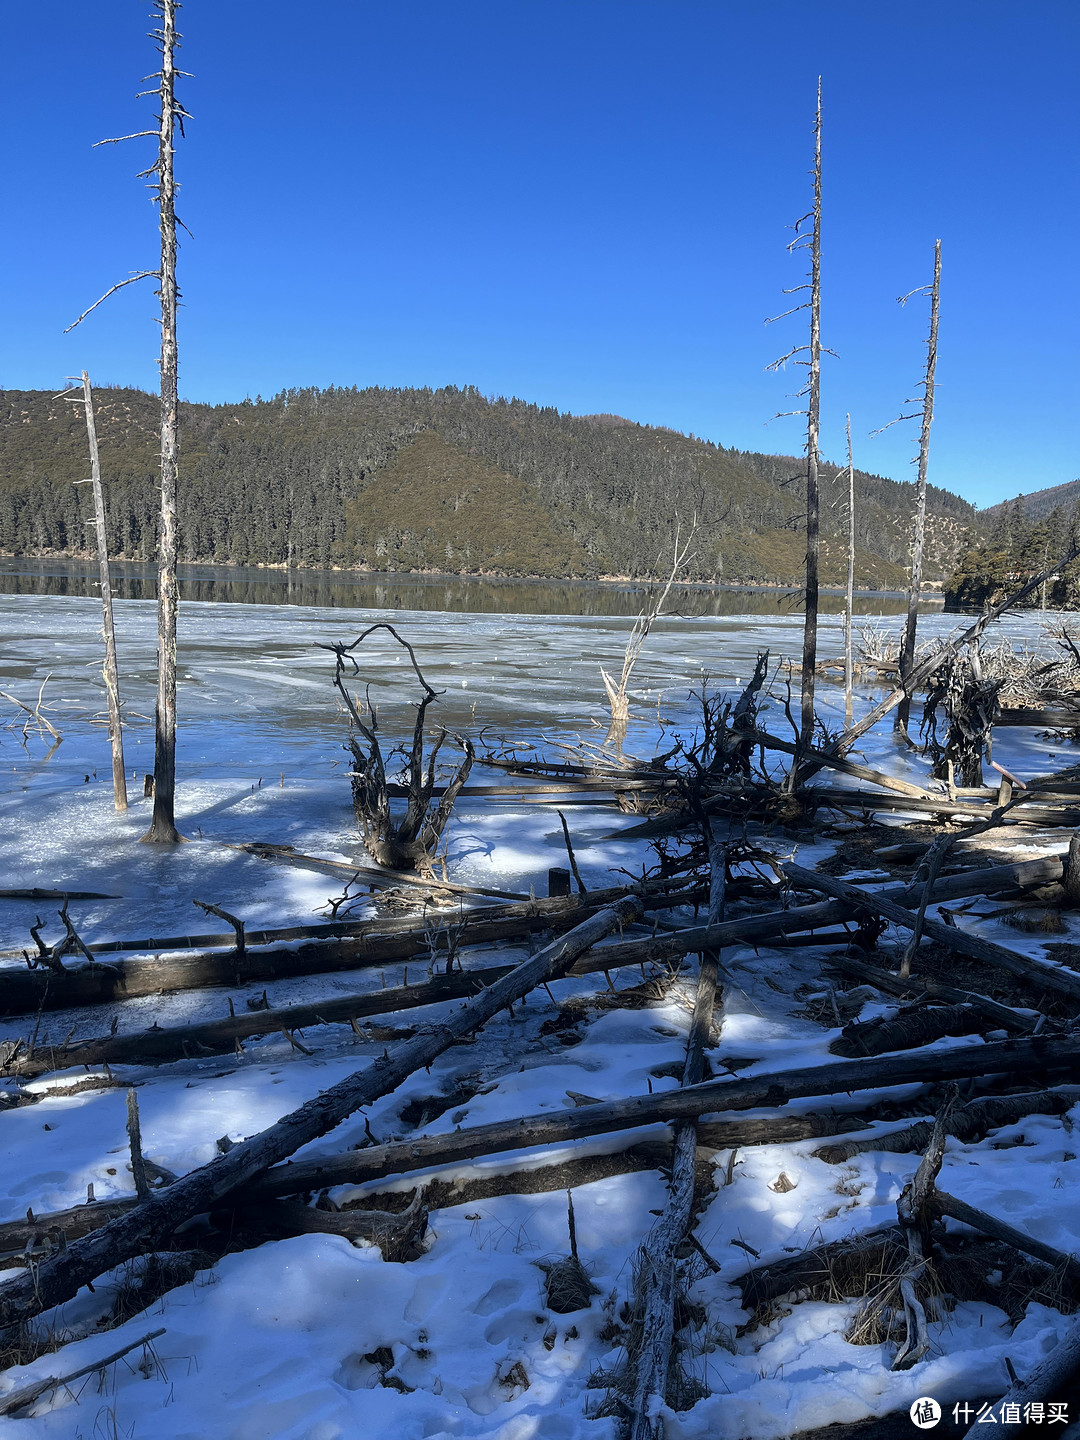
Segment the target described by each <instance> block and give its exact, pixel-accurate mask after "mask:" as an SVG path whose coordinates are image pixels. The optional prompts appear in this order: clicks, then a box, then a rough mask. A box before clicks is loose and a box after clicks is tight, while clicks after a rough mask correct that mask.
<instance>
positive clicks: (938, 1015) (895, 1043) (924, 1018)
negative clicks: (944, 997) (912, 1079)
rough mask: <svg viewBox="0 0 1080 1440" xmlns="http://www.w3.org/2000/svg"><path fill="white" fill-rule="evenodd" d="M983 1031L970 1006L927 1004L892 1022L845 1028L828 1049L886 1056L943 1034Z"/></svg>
mask: <svg viewBox="0 0 1080 1440" xmlns="http://www.w3.org/2000/svg"><path fill="white" fill-rule="evenodd" d="M985 1029H986V1020H985V1018H984V1017H983V1016H981V1015H980V1014H979V1013H978V1011H977V1010H975V1009H974V1007H973V1006H971V1005H929V1006H926V1007H920V1008H919V1009H916V1010H908V1011H906V1012H905V1013H904V1014H903V1015H897V1016H895V1017H894V1018H893V1019H891V1020H871V1021H868V1022H867V1023H865V1024H858V1023H856V1024H853V1025H845V1026H844V1029H843V1030H842V1031H841V1033H840V1036H839V1037H838V1038H837V1039H836V1040H833V1041H832V1042H831V1044H830V1045H829V1049H830V1050H831V1051H832V1053H833V1054H834V1055H849V1056H852V1057H854V1056H856V1055H886V1054H888V1053H889V1052H890V1051H892V1050H912V1049H914V1048H915V1047H916V1046H917V1045H930V1044H932V1043H933V1041H935V1040H940V1039H942V1037H943V1036H945V1035H975V1034H978V1033H979V1032H980V1031H982V1030H985Z"/></svg>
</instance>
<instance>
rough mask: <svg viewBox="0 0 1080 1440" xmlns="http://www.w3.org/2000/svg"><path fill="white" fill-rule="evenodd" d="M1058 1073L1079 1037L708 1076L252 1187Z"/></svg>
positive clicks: (304, 1166)
mask: <svg viewBox="0 0 1080 1440" xmlns="http://www.w3.org/2000/svg"><path fill="white" fill-rule="evenodd" d="M1058 1072H1062V1073H1063V1074H1064V1075H1071V1074H1080V1036H1057V1037H1053V1038H1049V1037H1048V1038H1043V1037H1041V1036H1036V1037H1034V1038H1032V1039H1024V1040H1002V1041H995V1042H993V1043H990V1044H987V1045H965V1046H958V1047H956V1048H954V1049H950V1050H945V1051H930V1052H928V1053H920V1054H917V1055H906V1054H905V1055H889V1056H885V1057H882V1058H876V1059H871V1060H846V1061H842V1062H840V1063H838V1064H835V1065H817V1066H808V1067H807V1068H806V1069H802V1070H786V1071H776V1072H771V1073H767V1074H764V1075H760V1076H754V1077H749V1078H744V1079H738V1080H730V1079H723V1080H707V1081H704V1082H703V1083H702V1084H700V1085H693V1086H688V1087H685V1088H682V1089H678V1090H664V1091H661V1092H659V1093H657V1094H653V1095H636V1096H631V1097H629V1098H627V1099H624V1100H615V1101H611V1102H608V1103H605V1104H598V1105H581V1106H579V1107H576V1108H575V1109H573V1110H563V1111H557V1112H555V1113H552V1112H551V1111H541V1112H540V1113H539V1114H537V1115H528V1116H524V1117H522V1118H520V1119H518V1120H500V1121H496V1122H493V1123H492V1124H490V1125H477V1126H471V1127H470V1128H469V1129H468V1130H458V1131H455V1132H454V1133H453V1134H451V1135H421V1136H416V1137H414V1138H412V1139H409V1140H399V1141H394V1142H392V1143H390V1144H387V1145H379V1146H372V1147H370V1148H367V1149H363V1150H352V1151H348V1152H346V1153H345V1154H341V1155H330V1156H318V1157H315V1158H314V1159H312V1160H303V1161H293V1162H292V1163H291V1164H288V1165H283V1166H279V1167H277V1168H276V1169H274V1170H271V1171H268V1172H267V1173H266V1174H265V1175H264V1176H262V1177H261V1178H260V1179H259V1180H257V1181H255V1182H254V1183H253V1184H252V1185H251V1187H250V1190H251V1193H252V1194H258V1195H296V1194H301V1193H305V1192H307V1191H309V1190H320V1189H322V1188H324V1187H325V1186H328V1185H348V1184H366V1183H368V1182H369V1181H372V1180H380V1179H383V1178H385V1177H386V1176H389V1175H394V1174H399V1173H402V1174H404V1173H410V1172H414V1171H418V1170H425V1169H431V1168H432V1167H433V1166H438V1165H450V1164H453V1163H455V1162H457V1161H458V1160H474V1159H476V1158H477V1157H478V1156H486V1155H492V1154H496V1153H499V1152H505V1151H511V1150H531V1149H534V1148H537V1147H539V1146H546V1145H555V1144H561V1143H564V1142H566V1141H570V1140H580V1139H585V1138H586V1137H588V1136H592V1135H603V1134H607V1133H612V1132H617V1131H621V1130H632V1129H636V1128H637V1127H639V1126H642V1125H655V1124H658V1123H660V1124H663V1123H668V1122H671V1121H673V1120H677V1119H683V1118H690V1117H697V1116H700V1115H710V1114H719V1113H722V1112H725V1111H728V1110H748V1109H752V1108H755V1107H757V1106H766V1107H772V1108H776V1107H778V1106H782V1105H785V1104H787V1103H788V1102H789V1101H792V1100H802V1099H812V1098H814V1097H817V1096H824V1095H849V1094H852V1093H855V1092H861V1091H873V1090H878V1089H885V1088H891V1087H893V1086H899V1085H911V1084H916V1085H917V1084H921V1083H926V1084H935V1083H942V1082H945V1081H949V1080H959V1079H965V1078H967V1077H969V1076H973V1075H975V1076H986V1075H994V1074H999V1073H1004V1074H1008V1075H1010V1076H1013V1077H1015V1078H1017V1079H1020V1078H1027V1077H1030V1076H1034V1075H1051V1074H1054V1075H1057V1074H1058ZM706 1133H709V1134H710V1136H711V1138H710V1139H709V1140H708V1142H707V1143H709V1144H718V1142H719V1140H720V1138H721V1136H720V1134H719V1133H718V1132H716V1131H714V1130H711V1129H710V1131H709V1132H706ZM728 1138H729V1140H730V1143H732V1144H735V1143H743V1142H742V1141H741V1140H739V1139H738V1135H737V1132H732V1134H731V1136H730V1137H728ZM726 1143H727V1142H725V1144H726ZM747 1143H748V1142H747Z"/></svg>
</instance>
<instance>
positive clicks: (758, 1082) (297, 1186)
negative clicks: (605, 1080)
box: [0, 1037, 1080, 1296]
mask: <svg viewBox="0 0 1080 1440" xmlns="http://www.w3.org/2000/svg"><path fill="white" fill-rule="evenodd" d="M1059 1071H1060V1072H1064V1073H1066V1074H1073V1075H1080V1038H1073V1037H1064V1038H1054V1039H1041V1038H1035V1039H1032V1040H1018V1041H1002V1042H997V1043H995V1044H991V1045H972V1046H965V1047H963V1048H961V1049H955V1050H949V1051H945V1052H933V1051H932V1052H930V1053H929V1054H925V1055H918V1056H912V1055H901V1056H888V1057H886V1058H885V1059H874V1060H856V1061H845V1062H843V1063H841V1064H837V1065H819V1066H811V1067H808V1068H807V1069H805V1070H794V1071H780V1072H776V1073H773V1074H766V1075H762V1076H760V1077H758V1078H756V1079H744V1080H730V1079H723V1080H708V1081H704V1082H702V1083H701V1084H700V1085H695V1086H693V1087H691V1088H687V1089H680V1090H674V1091H673V1090H667V1091H661V1092H659V1093H654V1094H651V1095H640V1096H634V1097H631V1098H630V1099H626V1100H615V1101H610V1102H607V1103H603V1104H595V1105H582V1106H576V1107H574V1108H573V1109H567V1110H561V1111H555V1112H552V1111H550V1110H545V1111H541V1112H540V1113H539V1114H536V1115H527V1116H524V1117H522V1118H520V1119H517V1120H497V1121H493V1122H492V1123H490V1124H487V1125H473V1126H469V1127H468V1128H465V1129H460V1130H454V1131H452V1132H451V1133H450V1134H441V1135H421V1136H414V1137H412V1138H410V1139H407V1140H393V1141H389V1142H387V1143H385V1144H382V1145H370V1146H365V1147H364V1148H363V1149H359V1150H346V1151H343V1152H341V1153H338V1154H330V1155H321V1156H316V1157H315V1158H313V1159H311V1160H300V1161H295V1160H294V1161H289V1162H288V1163H287V1164H284V1165H276V1166H275V1167H274V1168H273V1169H270V1170H267V1171H266V1172H265V1174H262V1175H260V1176H259V1177H258V1178H256V1179H254V1180H252V1181H251V1182H249V1183H248V1184H246V1185H244V1186H243V1189H242V1190H241V1191H239V1192H238V1193H237V1194H236V1195H235V1196H233V1197H232V1203H235V1204H246V1203H249V1202H250V1203H254V1202H255V1201H259V1200H268V1199H274V1198H278V1197H281V1196H286V1195H305V1194H310V1193H312V1192H315V1191H319V1190H324V1189H328V1188H332V1187H334V1186H338V1185H368V1184H372V1183H374V1182H376V1181H380V1180H388V1179H391V1178H392V1177H396V1176H401V1175H409V1174H417V1173H420V1172H427V1171H431V1170H437V1169H439V1168H440V1167H442V1166H446V1165H455V1164H458V1163H459V1162H461V1161H464V1160H477V1159H487V1158H490V1157H491V1156H493V1155H498V1154H509V1153H516V1152H519V1151H527V1150H536V1149H540V1148H542V1147H550V1146H553V1145H561V1144H565V1143H568V1142H572V1141H575V1140H584V1139H588V1138H591V1137H592V1136H595V1135H608V1134H610V1135H613V1136H617V1135H620V1134H622V1133H623V1132H626V1131H633V1130H639V1129H641V1128H642V1127H644V1126H649V1125H662V1124H667V1123H668V1122H670V1121H671V1120H673V1119H676V1118H679V1117H680V1116H693V1117H695V1118H696V1117H700V1116H702V1115H710V1114H716V1113H723V1112H725V1111H729V1110H740V1109H755V1108H757V1107H758V1106H762V1105H773V1106H782V1105H785V1104H787V1103H788V1102H789V1101H791V1100H799V1099H813V1098H816V1097H819V1096H826V1095H851V1094H853V1093H856V1092H861V1091H866V1092H872V1091H875V1090H880V1089H888V1088H892V1087H894V1086H901V1085H919V1084H923V1083H925V1084H937V1083H945V1082H948V1081H951V1080H961V1079H967V1078H970V1077H972V1076H977V1077H980V1078H984V1077H985V1076H987V1075H993V1074H1004V1075H1008V1076H1009V1077H1010V1079H1013V1080H1016V1079H1020V1078H1029V1077H1032V1076H1036V1075H1053V1074H1057V1072H1059ZM865 1122H866V1117H865V1115H863V1114H861V1113H860V1112H858V1111H854V1112H839V1113H832V1112H824V1113H823V1112H812V1113H809V1114H805V1115H790V1116H789V1115H778V1116H767V1117H762V1118H758V1119H750V1120H704V1121H701V1120H699V1125H698V1139H699V1143H700V1144H701V1145H704V1146H707V1147H709V1148H711V1149H715V1150H731V1149H742V1148H744V1147H746V1146H750V1145H774V1144H786V1143H789V1142H793V1141H796V1140H805V1139H814V1138H817V1137H818V1136H822V1137H823V1136H826V1135H831V1134H838V1133H841V1132H843V1131H845V1130H847V1129H849V1128H851V1127H852V1126H855V1127H856V1128H862V1126H863V1125H864V1124H865ZM881 1138H882V1140H883V1142H884V1140H886V1139H887V1138H888V1137H881ZM626 1143H627V1145H628V1146H632V1145H633V1144H635V1143H636V1142H635V1141H634V1140H633V1138H628V1139H627V1141H626ZM230 1153H231V1152H230ZM669 1153H670V1152H669ZM215 1163H216V1162H215ZM196 1173H199V1172H196ZM559 1188H561V1186H560V1187H559ZM135 1205H136V1201H135V1199H134V1197H131V1198H129V1199H121V1200H109V1201H97V1202H95V1203H92V1204H89V1205H78V1206H75V1207H73V1208H72V1209H70V1210H64V1211H57V1212H54V1213H52V1214H48V1215H41V1216H33V1215H28V1217H27V1219H26V1221H25V1222H24V1221H22V1220H19V1221H13V1222H8V1223H6V1224H4V1225H0V1251H6V1250H7V1249H9V1248H10V1249H15V1248H17V1247H19V1246H22V1245H25V1244H26V1243H27V1241H28V1240H30V1239H32V1238H33V1237H34V1236H38V1235H40V1234H41V1233H43V1231H47V1230H48V1229H49V1228H51V1227H55V1228H57V1229H60V1230H63V1231H65V1232H66V1234H67V1236H68V1238H69V1239H73V1238H79V1237H80V1236H83V1235H87V1234H89V1233H90V1232H91V1231H92V1230H96V1229H99V1228H100V1227H101V1226H102V1225H104V1224H106V1223H108V1222H109V1221H111V1220H114V1219H115V1218H117V1217H118V1216H121V1215H125V1214H129V1213H130V1212H131V1211H132V1210H134V1208H135ZM2 1294H3V1291H2V1290H0V1296H2Z"/></svg>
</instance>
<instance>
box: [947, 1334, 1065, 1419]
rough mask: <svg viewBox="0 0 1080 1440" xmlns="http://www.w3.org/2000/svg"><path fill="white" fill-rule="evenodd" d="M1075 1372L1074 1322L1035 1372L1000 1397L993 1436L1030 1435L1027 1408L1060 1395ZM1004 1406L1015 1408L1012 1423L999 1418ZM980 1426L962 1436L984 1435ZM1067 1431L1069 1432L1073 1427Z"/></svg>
mask: <svg viewBox="0 0 1080 1440" xmlns="http://www.w3.org/2000/svg"><path fill="white" fill-rule="evenodd" d="M1078 1370H1080V1321H1076V1320H1074V1321H1073V1323H1072V1327H1071V1329H1070V1330H1069V1332H1068V1334H1067V1335H1066V1336H1065V1339H1064V1340H1062V1341H1060V1342H1059V1343H1058V1344H1057V1345H1055V1346H1054V1348H1053V1350H1051V1351H1050V1353H1049V1355H1047V1356H1046V1357H1045V1359H1043V1360H1040V1362H1039V1363H1038V1365H1036V1366H1035V1368H1034V1370H1030V1371H1029V1372H1028V1373H1027V1374H1026V1375H1025V1376H1024V1377H1023V1379H1021V1380H1017V1381H1016V1383H1015V1384H1014V1385H1013V1386H1012V1387H1011V1388H1010V1389H1009V1390H1007V1391H1006V1393H1005V1394H1004V1395H1003V1396H1002V1397H1001V1400H1000V1402H999V1403H998V1406H997V1411H998V1413H997V1416H996V1417H995V1418H996V1419H997V1428H996V1429H995V1430H994V1432H993V1433H994V1435H995V1436H999V1437H1000V1436H1006V1437H1008V1436H1012V1437H1013V1440H1019V1437H1020V1436H1022V1435H1030V1434H1031V1433H1032V1432H1031V1426H1030V1425H1029V1424H1028V1420H1027V1416H1028V1406H1030V1405H1034V1404H1036V1403H1038V1402H1042V1403H1043V1404H1044V1405H1045V1403H1046V1402H1047V1401H1049V1400H1054V1399H1056V1398H1057V1397H1059V1396H1061V1395H1062V1394H1063V1393H1064V1391H1065V1389H1066V1386H1068V1385H1069V1383H1070V1382H1071V1381H1072V1380H1073V1379H1074V1377H1075V1376H1076V1373H1077V1371H1078ZM1006 1406H1010V1407H1012V1406H1014V1407H1015V1413H1016V1414H1017V1415H1018V1416H1020V1417H1021V1418H1020V1419H1017V1420H1015V1421H1013V1420H1004V1419H1003V1418H1002V1417H1003V1416H1004V1415H1005V1413H1006V1408H1005V1407H1006ZM991 1413H993V1412H991ZM979 1423H981V1422H980V1421H976V1422H975V1424H974V1425H972V1426H971V1428H970V1429H969V1430H966V1431H965V1432H964V1434H965V1436H968V1435H976V1434H982V1433H984V1432H982V1431H980V1430H978V1429H977V1426H978V1425H979ZM1069 1428H1070V1429H1072V1426H1070V1427H1069ZM1065 1433H1067V1432H1065Z"/></svg>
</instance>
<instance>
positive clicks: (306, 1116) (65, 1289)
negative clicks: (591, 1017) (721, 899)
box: [0, 898, 642, 1326]
mask: <svg viewBox="0 0 1080 1440" xmlns="http://www.w3.org/2000/svg"><path fill="white" fill-rule="evenodd" d="M641 913H642V907H641V902H640V901H639V900H637V899H635V898H627V899H623V900H620V901H619V902H618V903H617V904H615V905H613V906H611V907H609V908H607V909H605V910H602V911H601V912H600V913H599V914H598V915H594V916H592V917H591V918H590V919H588V920H586V921H584V922H583V923H582V924H581V925H578V926H577V927H576V928H575V929H574V930H572V931H570V933H569V934H568V935H565V936H563V937H562V938H561V939H559V940H556V941H554V942H553V943H552V944H550V945H547V946H545V947H544V949H542V950H541V951H539V952H538V953H537V954H536V955H534V956H533V957H532V958H531V959H529V960H526V961H524V962H523V963H522V964H521V965H519V966H518V967H517V968H516V969H515V970H513V971H512V972H511V973H510V974H509V975H507V976H506V977H504V979H502V980H499V981H496V983H495V984H494V985H491V986H490V987H489V988H488V989H486V990H484V991H483V992H482V993H481V994H479V995H477V996H476V997H475V998H474V999H472V1000H469V1001H466V1002H465V1004H464V1005H462V1007H461V1009H460V1010H458V1011H457V1012H456V1013H455V1014H453V1015H451V1016H450V1017H449V1018H448V1019H447V1021H446V1022H445V1023H444V1024H443V1025H441V1026H437V1027H435V1026H433V1027H429V1028H427V1029H425V1030H422V1031H421V1032H420V1033H419V1034H417V1035H416V1036H414V1037H413V1039H411V1040H408V1041H405V1042H404V1043H402V1044H400V1045H398V1046H397V1047H396V1049H395V1050H394V1052H393V1053H392V1054H391V1053H389V1052H388V1053H387V1054H386V1056H385V1057H384V1058H383V1059H382V1060H376V1061H375V1062H374V1064H372V1065H369V1066H366V1067H365V1068H364V1069H363V1070H361V1071H359V1072H358V1073H356V1074H354V1075H350V1076H347V1077H346V1078H345V1079H344V1080H341V1081H339V1082H338V1083H337V1084H336V1085H332V1086H331V1087H330V1088H329V1089H328V1090H325V1091H323V1092H322V1094H320V1095H317V1096H316V1097H315V1098H314V1099H312V1100H309V1101H307V1102H306V1103H305V1104H303V1105H301V1106H300V1107H299V1108H298V1109H296V1110H294V1111H292V1112H291V1114H289V1115H286V1116H284V1117H283V1118H282V1119H281V1120H279V1121H278V1122H277V1123H276V1124H275V1125H272V1126H270V1128H269V1129H267V1130H264V1131H262V1132H261V1133H259V1134H257V1135H254V1136H252V1137H251V1138H250V1139H248V1140H245V1141H243V1142H241V1143H240V1144H239V1145H234V1146H233V1147H232V1148H231V1149H230V1150H228V1151H227V1152H226V1153H225V1154H222V1155H219V1156H217V1158H216V1159H214V1160H213V1161H211V1163H210V1164H209V1165H205V1166H202V1167H201V1168H200V1169H198V1170H195V1171H193V1172H192V1173H191V1174H189V1175H186V1176H184V1178H183V1179H181V1180H178V1181H177V1182H176V1184H174V1185H170V1186H169V1187H168V1188H167V1189H166V1190H164V1191H162V1192H158V1193H155V1194H153V1195H151V1196H150V1198H149V1199H148V1200H145V1201H143V1202H142V1203H141V1204H139V1205H137V1206H136V1207H135V1208H134V1209H133V1210H131V1211H130V1212H129V1213H128V1214H126V1215H123V1216H120V1217H118V1218H117V1219H115V1220H111V1221H110V1222H109V1223H108V1224H107V1225H106V1226H104V1227H103V1228H102V1229H101V1230H98V1231H95V1232H93V1233H91V1234H89V1235H87V1236H85V1237H84V1238H83V1239H81V1240H76V1241H75V1242H74V1244H72V1245H69V1246H68V1248H67V1249H66V1250H65V1251H64V1252H63V1253H62V1254H60V1255H58V1256H55V1257H54V1258H52V1259H49V1260H46V1261H43V1262H42V1264H41V1265H39V1266H37V1267H35V1270H34V1273H33V1275H30V1276H20V1277H19V1278H17V1279H15V1280H12V1281H9V1282H8V1283H7V1284H6V1285H4V1286H2V1287H0V1324H2V1325H5V1326H9V1325H15V1324H21V1323H22V1322H23V1321H25V1320H28V1319H30V1318H31V1317H32V1316H34V1315H37V1314H40V1313H41V1312H42V1311H43V1310H47V1309H49V1308H50V1307H51V1306H53V1305H58V1304H61V1303H62V1302H63V1301H64V1300H68V1299H70V1298H71V1297H72V1296H73V1295H74V1294H75V1293H76V1292H77V1291H78V1290H79V1289H80V1287H81V1286H83V1285H85V1284H86V1282H87V1281H88V1280H93V1279H94V1278H95V1277H96V1276H98V1275H101V1274H103V1273H104V1272H105V1271H106V1270H111V1269H112V1268H113V1266H115V1265H119V1264H122V1263H123V1262H124V1261H125V1260H127V1259H129V1258H130V1257H131V1256H133V1255H136V1254H140V1253H145V1252H146V1251H147V1250H151V1249H155V1248H157V1246H158V1245H159V1244H160V1243H161V1242H162V1241H163V1240H165V1239H166V1238H167V1237H168V1236H169V1235H170V1234H171V1233H172V1231H173V1230H175V1228H176V1227H177V1225H180V1224H182V1223H183V1222H184V1221H185V1220H187V1219H190V1218H191V1217H192V1216H193V1215H197V1214H200V1213H201V1212H203V1211H206V1210H210V1209H213V1208H214V1207H215V1206H216V1205H217V1204H219V1203H220V1201H221V1200H222V1199H223V1198H224V1197H225V1196H226V1195H228V1194H230V1193H231V1192H233V1191H235V1190H236V1189H238V1188H239V1187H240V1186H242V1185H244V1184H245V1183H247V1182H249V1181H251V1180H253V1179H254V1178H255V1176H256V1175H258V1174H260V1173H261V1172H262V1171H263V1170H266V1169H267V1168H269V1167H270V1166H272V1165H274V1164H276V1163H277V1162H278V1161H281V1160H284V1159H285V1158H286V1157H287V1156H288V1155H291V1154H292V1153H293V1152H294V1151H295V1150H298V1149H299V1148H300V1146H301V1145H305V1144H307V1143H308V1142H309V1141H311V1140H314V1139H317V1138H318V1137H319V1136H320V1135H325V1134H326V1132H327V1131H328V1130H332V1129H333V1128H334V1127H335V1126H336V1125H338V1124H340V1123H341V1121H342V1120H344V1119H345V1118H346V1116H348V1115H351V1114H352V1113H353V1112H354V1111H356V1110H358V1109H360V1108H361V1107H362V1106H364V1105H369V1104H371V1103H372V1102H373V1101H374V1100H376V1099H378V1098H379V1097H380V1096H382V1095H386V1094H388V1093H389V1092H390V1091H392V1090H394V1089H396V1088H397V1086H398V1085H400V1084H401V1082H402V1081H403V1080H404V1079H406V1078H407V1077H408V1076H409V1075H411V1074H412V1073H413V1072H414V1071H415V1070H417V1069H419V1068H421V1067H422V1066H425V1065H430V1064H431V1062H432V1061H433V1060H434V1059H436V1057H437V1056H439V1055H441V1054H442V1053H443V1051H444V1050H446V1049H448V1048H449V1046H451V1045H453V1044H454V1043H455V1042H457V1041H458V1040H461V1039H463V1038H464V1037H465V1036H466V1035H471V1034H472V1033H473V1032H474V1031H475V1030H478V1029H479V1028H480V1027H481V1026H482V1025H484V1024H486V1022H487V1021H488V1020H490V1019H491V1018H492V1017H493V1016H494V1015H497V1014H498V1013H499V1011H500V1010H503V1009H505V1008H506V1007H507V1006H508V1005H510V1004H512V1003H513V1002H514V1001H515V1000H518V999H520V998H521V996H523V995H525V994H527V993H528V992H529V991H530V990H531V989H533V988H534V986H536V985H539V984H542V983H543V982H544V981H545V980H549V979H552V978H554V977H557V976H559V975H562V974H565V972H566V970H567V969H568V968H569V966H570V965H571V963H572V962H573V960H574V959H575V958H576V957H577V956H578V955H579V954H581V952H582V951H583V950H586V949H588V947H589V946H590V945H592V944H594V943H595V942H596V941H597V940H599V939H601V938H602V937H603V936H604V935H606V934H608V932H609V931H610V930H612V929H613V928H614V927H615V926H617V925H620V924H624V923H629V922H630V921H633V920H636V919H638V918H640V916H641Z"/></svg>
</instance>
